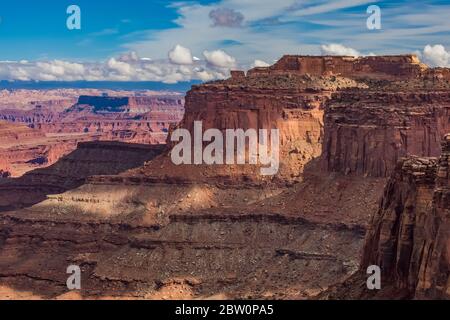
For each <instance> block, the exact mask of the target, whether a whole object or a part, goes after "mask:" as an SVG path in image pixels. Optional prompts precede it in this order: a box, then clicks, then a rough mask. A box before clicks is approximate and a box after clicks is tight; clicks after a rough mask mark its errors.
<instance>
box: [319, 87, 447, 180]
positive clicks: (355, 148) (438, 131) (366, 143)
mask: <svg viewBox="0 0 450 320" xmlns="http://www.w3.org/2000/svg"><path fill="white" fill-rule="evenodd" d="M390 86H392V84H391V85H390ZM393 90H394V87H385V86H381V87H380V88H379V89H377V88H375V90H374V89H372V90H368V91H361V90H359V91H358V90H354V91H348V92H345V93H341V94H337V95H336V97H335V98H334V99H333V100H332V101H331V102H330V104H329V105H328V106H327V111H326V116H325V120H324V122H325V137H324V154H323V160H324V166H325V168H326V169H327V170H328V171H337V172H341V173H346V174H350V173H351V174H357V175H358V174H359V175H368V176H374V177H386V176H389V175H390V173H391V172H392V171H393V169H394V167H395V165H396V163H397V161H398V160H399V159H400V158H401V157H405V156H407V155H419V156H428V157H431V156H438V155H439V154H440V141H441V137H442V136H443V135H444V134H445V133H447V132H450V88H449V89H447V90H446V91H437V92H431V90H430V89H426V90H423V89H420V88H417V90H414V88H410V89H409V90H408V91H406V92H394V91H393Z"/></svg>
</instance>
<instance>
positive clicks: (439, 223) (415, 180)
mask: <svg viewBox="0 0 450 320" xmlns="http://www.w3.org/2000/svg"><path fill="white" fill-rule="evenodd" d="M449 159H450V135H447V136H446V137H445V140H444V142H443V145H442V155H441V157H440V158H418V157H412V158H405V159H403V160H402V161H400V162H399V163H398V165H397V167H396V168H395V171H394V173H393V175H392V177H391V178H390V179H389V182H388V184H387V186H386V189H385V191H384V196H383V199H382V202H381V205H380V209H379V211H378V213H377V214H376V215H375V216H374V220H373V222H372V224H371V228H370V230H369V232H368V234H367V240H366V245H365V249H364V255H363V259H362V266H363V269H364V268H367V266H369V265H378V266H380V267H381V270H382V274H383V283H384V284H385V285H387V284H390V285H392V286H394V287H395V288H396V289H399V290H403V292H404V294H405V295H406V296H407V297H416V298H433V299H436V298H438V299H449V298H450V258H449V257H450V255H449V253H450V251H449V250H450V216H449V209H450V202H449V199H450V198H449V194H450V190H449V179H450V175H449Z"/></svg>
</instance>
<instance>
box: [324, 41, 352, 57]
mask: <svg viewBox="0 0 450 320" xmlns="http://www.w3.org/2000/svg"><path fill="white" fill-rule="evenodd" d="M320 50H321V52H322V54H323V55H329V56H355V57H359V56H361V53H360V52H359V51H357V50H355V49H352V48H349V47H345V46H343V45H342V44H337V43H331V44H328V45H322V46H321V47H320Z"/></svg>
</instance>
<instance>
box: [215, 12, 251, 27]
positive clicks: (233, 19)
mask: <svg viewBox="0 0 450 320" xmlns="http://www.w3.org/2000/svg"><path fill="white" fill-rule="evenodd" d="M209 18H210V19H211V20H212V22H213V24H212V26H213V27H230V28H238V27H241V26H242V22H243V21H244V15H243V14H242V13H240V12H238V11H235V10H233V9H228V8H218V9H213V10H211V11H210V12H209Z"/></svg>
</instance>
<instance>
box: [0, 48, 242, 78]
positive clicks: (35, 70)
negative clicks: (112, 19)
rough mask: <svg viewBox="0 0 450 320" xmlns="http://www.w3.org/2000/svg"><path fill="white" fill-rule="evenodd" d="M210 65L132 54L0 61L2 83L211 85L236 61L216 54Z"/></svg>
mask: <svg viewBox="0 0 450 320" xmlns="http://www.w3.org/2000/svg"><path fill="white" fill-rule="evenodd" d="M210 58H211V59H210V61H205V60H196V61H193V62H192V64H176V63H173V61H171V60H170V59H158V60H151V59H143V58H140V57H139V56H138V55H137V54H136V53H133V52H130V53H126V54H122V55H121V56H119V57H113V58H110V59H108V60H106V61H104V62H83V63H77V62H69V61H62V60H50V61H25V60H22V61H0V79H1V80H19V81H30V80H35V81H157V82H164V83H177V82H181V81H192V80H201V81H210V80H216V79H224V78H227V77H228V76H229V68H228V67H227V66H232V65H233V66H234V62H235V60H234V58H232V57H230V56H228V55H226V54H225V53H224V54H217V53H215V52H213V53H212V54H211V56H210Z"/></svg>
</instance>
